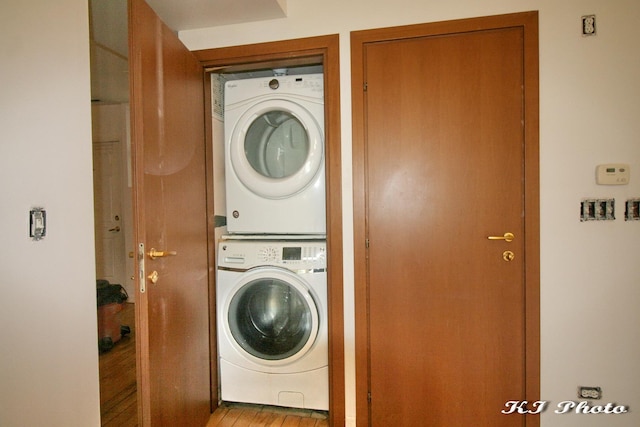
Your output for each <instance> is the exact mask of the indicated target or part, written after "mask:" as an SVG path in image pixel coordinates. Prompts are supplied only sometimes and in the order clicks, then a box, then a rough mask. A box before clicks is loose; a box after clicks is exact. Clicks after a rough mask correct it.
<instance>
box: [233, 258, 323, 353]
mask: <svg viewBox="0 0 640 427" xmlns="http://www.w3.org/2000/svg"><path fill="white" fill-rule="evenodd" d="M226 308H227V322H228V324H227V326H228V328H229V332H230V333H231V336H232V337H233V340H232V341H233V343H234V346H235V347H236V348H237V349H238V350H239V351H240V352H241V353H242V354H243V355H244V356H245V357H247V358H249V359H250V360H253V361H254V362H258V363H262V364H271V365H273V364H277V365H279V364H287V363H290V362H292V361H294V360H297V359H299V358H301V357H302V356H304V355H305V354H306V353H307V351H308V350H309V348H310V347H311V346H312V345H313V343H314V341H315V339H316V336H317V334H318V328H319V322H318V308H317V307H316V304H315V302H314V300H313V297H312V296H311V294H310V293H309V290H308V288H307V287H306V286H305V284H304V282H303V281H302V280H300V278H299V277H297V276H296V275H295V274H293V273H290V272H288V271H287V270H279V269H276V268H265V269H260V271H259V272H258V273H257V274H250V275H248V276H247V277H246V278H245V279H244V280H242V281H241V282H240V283H239V284H238V286H236V288H235V290H234V292H232V293H231V295H230V298H229V301H228V302H227V304H226Z"/></svg>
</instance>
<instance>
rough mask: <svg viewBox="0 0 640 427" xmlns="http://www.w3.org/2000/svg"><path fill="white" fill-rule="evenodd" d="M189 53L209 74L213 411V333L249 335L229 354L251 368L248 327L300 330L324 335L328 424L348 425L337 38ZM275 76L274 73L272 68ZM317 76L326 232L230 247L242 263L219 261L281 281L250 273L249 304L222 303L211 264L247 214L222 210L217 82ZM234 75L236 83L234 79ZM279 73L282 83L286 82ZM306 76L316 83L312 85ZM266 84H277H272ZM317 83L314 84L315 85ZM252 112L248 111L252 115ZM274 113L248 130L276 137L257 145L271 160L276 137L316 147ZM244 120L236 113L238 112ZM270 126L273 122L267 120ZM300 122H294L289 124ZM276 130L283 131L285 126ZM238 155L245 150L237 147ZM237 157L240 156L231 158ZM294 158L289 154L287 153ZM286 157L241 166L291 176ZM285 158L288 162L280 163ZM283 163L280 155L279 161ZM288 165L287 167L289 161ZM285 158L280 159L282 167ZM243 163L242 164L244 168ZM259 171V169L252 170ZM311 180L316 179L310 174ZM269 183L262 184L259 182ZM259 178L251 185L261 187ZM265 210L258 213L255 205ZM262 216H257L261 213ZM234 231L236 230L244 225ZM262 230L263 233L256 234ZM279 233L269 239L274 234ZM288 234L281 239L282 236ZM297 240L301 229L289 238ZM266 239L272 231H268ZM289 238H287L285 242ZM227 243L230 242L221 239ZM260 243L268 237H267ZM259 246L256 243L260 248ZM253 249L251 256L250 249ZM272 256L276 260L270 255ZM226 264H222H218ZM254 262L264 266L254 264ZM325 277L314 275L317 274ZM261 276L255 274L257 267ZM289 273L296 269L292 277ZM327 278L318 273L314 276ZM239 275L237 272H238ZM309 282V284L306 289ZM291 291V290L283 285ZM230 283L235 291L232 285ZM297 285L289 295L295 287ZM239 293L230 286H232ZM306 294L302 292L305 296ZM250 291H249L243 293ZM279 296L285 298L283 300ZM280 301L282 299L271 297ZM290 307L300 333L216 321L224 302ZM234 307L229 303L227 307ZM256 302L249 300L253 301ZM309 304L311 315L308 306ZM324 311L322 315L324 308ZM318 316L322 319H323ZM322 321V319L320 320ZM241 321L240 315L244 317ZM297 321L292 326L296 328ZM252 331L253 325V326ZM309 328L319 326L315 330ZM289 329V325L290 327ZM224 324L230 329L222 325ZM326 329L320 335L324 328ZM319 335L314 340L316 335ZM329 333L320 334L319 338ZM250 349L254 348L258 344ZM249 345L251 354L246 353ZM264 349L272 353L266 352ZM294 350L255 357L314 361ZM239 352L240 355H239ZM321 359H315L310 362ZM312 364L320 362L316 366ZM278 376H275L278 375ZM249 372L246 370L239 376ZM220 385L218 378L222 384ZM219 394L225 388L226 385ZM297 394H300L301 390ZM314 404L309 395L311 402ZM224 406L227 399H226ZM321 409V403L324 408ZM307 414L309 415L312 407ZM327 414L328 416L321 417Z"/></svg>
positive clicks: (276, 364) (264, 324)
mask: <svg viewBox="0 0 640 427" xmlns="http://www.w3.org/2000/svg"><path fill="white" fill-rule="evenodd" d="M193 54H194V55H195V56H196V58H198V59H199V60H200V63H201V64H202V66H203V69H204V71H205V73H206V75H205V79H204V83H205V86H206V87H205V91H204V94H205V114H206V118H207V119H206V120H205V123H206V126H207V128H206V137H207V146H206V147H207V150H208V152H207V155H206V161H207V165H206V171H207V186H208V188H207V217H208V223H209V232H208V235H209V253H210V256H209V265H210V278H211V279H210V292H209V295H210V302H209V306H210V307H211V316H210V332H211V340H210V344H211V386H212V390H211V394H212V399H211V400H212V405H213V409H215V408H216V407H217V406H218V405H220V404H223V403H224V402H226V400H225V397H224V394H225V393H224V391H223V390H221V389H220V384H221V377H222V376H223V375H224V372H223V373H222V374H223V375H221V372H220V369H219V365H220V351H219V350H220V349H219V337H218V333H219V330H222V331H223V333H225V334H228V335H227V338H228V336H231V335H232V334H233V333H232V332H230V331H231V329H232V328H233V329H234V330H235V333H236V334H238V333H240V334H243V333H244V332H246V333H247V342H244V343H243V344H245V347H246V349H243V348H242V346H241V345H240V344H239V343H238V345H234V344H231V345H233V346H234V347H233V351H234V352H235V353H234V356H237V355H240V354H242V355H243V357H244V359H246V360H245V363H249V362H250V361H252V362H255V361H256V360H255V359H251V358H252V357H255V355H252V352H254V353H255V354H260V353H261V352H263V350H265V348H264V347H262V346H261V345H254V348H253V349H252V348H251V345H248V344H251V339H252V338H250V336H251V334H250V333H249V332H251V329H252V328H253V329H254V330H253V332H256V330H259V331H260V332H261V335H262V338H265V337H267V338H273V337H275V336H276V335H277V332H280V333H282V332H283V331H284V332H285V333H286V332H292V331H295V332H299V334H297V335H296V334H295V333H292V334H291V335H295V336H299V337H301V342H302V341H304V338H305V337H307V334H308V336H309V337H313V336H314V335H315V338H313V339H311V340H312V341H313V342H314V343H315V342H318V340H319V339H320V340H321V341H322V340H323V339H324V342H325V345H326V347H327V349H326V353H325V354H326V356H327V363H326V367H325V368H324V370H325V371H328V373H327V375H324V374H323V377H324V378H326V377H327V376H328V380H327V381H328V384H327V386H328V422H329V424H330V425H334V426H340V425H344V420H345V388H344V381H345V377H344V302H343V271H342V268H343V267H342V265H343V262H342V259H343V249H342V241H343V238H342V178H341V157H340V156H341V147H340V103H339V99H340V97H339V93H340V84H339V82H340V77H339V37H338V35H337V34H336V35H327V36H317V37H309V38H303V39H294V40H284V41H277V42H266V43H258V44H252V45H243V46H234V47H225V48H214V49H205V50H200V51H193ZM282 69H286V72H283V70H282ZM274 70H276V71H275V72H274ZM275 74H286V75H284V76H275ZM318 74H320V75H322V80H321V81H322V85H323V98H322V102H323V104H324V105H323V109H322V114H323V115H324V123H323V125H318V127H319V130H318V132H319V133H322V136H323V138H324V146H323V152H322V160H323V165H324V168H325V169H324V171H323V174H322V175H323V177H321V179H322V180H323V184H324V186H325V197H324V207H323V208H322V211H323V212H324V217H323V219H324V223H325V224H324V226H325V232H324V233H320V232H313V233H305V234H311V235H312V236H314V237H316V238H315V239H310V240H307V241H305V242H302V241H298V242H296V243H291V242H288V241H285V242H284V243H283V242H282V241H273V240H270V242H271V244H269V245H263V246H261V247H259V248H256V247H255V245H252V244H249V249H240V250H236V249H234V248H233V245H232V246H229V245H227V249H226V251H227V252H228V251H232V252H239V253H240V255H241V256H240V257H236V256H235V255H237V254H235V255H234V254H233V253H232V254H230V255H226V256H225V258H226V260H224V261H225V262H229V261H230V262H231V263H233V261H237V260H238V258H240V259H244V260H247V259H248V258H250V256H248V254H253V255H252V256H253V259H254V260H259V262H260V263H262V264H261V267H260V268H265V269H267V268H273V269H275V270H277V272H278V273H282V275H273V277H271V278H270V280H269V281H268V282H264V281H263V280H262V279H261V278H260V277H247V278H248V279H250V280H248V282H247V283H240V282H241V281H238V283H237V284H236V287H237V288H241V287H245V286H246V287H245V288H244V290H248V289H255V290H256V295H257V297H256V298H255V299H254V300H251V299H249V298H244V297H242V295H244V293H243V292H238V295H239V296H238V298H237V299H233V298H229V299H227V300H226V302H225V301H217V298H216V296H217V291H218V287H219V285H220V283H219V280H217V277H216V276H217V273H218V266H219V263H218V259H219V253H218V252H220V251H222V250H224V249H223V248H221V246H220V242H221V241H223V238H224V236H225V235H227V234H229V227H228V226H229V225H230V222H229V219H230V218H229V216H230V215H231V216H233V211H234V210H238V211H239V212H238V213H239V214H240V215H244V208H241V209H242V210H241V209H232V210H231V213H230V215H228V211H229V209H228V206H227V198H226V197H225V196H226V195H225V192H226V177H225V157H224V154H225V153H224V132H225V131H224V108H223V107H224V100H223V99H222V98H221V97H220V95H215V94H217V93H219V92H220V91H222V90H223V84H224V83H226V82H229V81H237V82H240V81H242V80H249V79H251V78H262V77H265V78H267V79H268V81H267V84H268V83H269V82H270V81H271V80H273V79H274V78H275V79H276V80H278V82H281V81H282V82H284V81H285V80H286V79H287V78H291V77H293V78H294V82H293V84H300V83H299V82H296V80H295V79H296V78H297V77H301V78H303V81H304V80H305V79H306V78H307V77H308V76H312V75H318ZM236 77H241V78H236ZM283 77H284V79H283ZM311 80H313V79H311ZM273 84H278V83H276V82H273ZM313 85H315V84H312V85H311V86H313ZM254 113H255V114H254ZM263 113H265V111H260V112H256V111H253V112H252V113H251V114H254V115H258V116H260V115H261V114H263ZM270 114H272V113H268V112H266V114H265V115H266V120H265V122H267V121H269V122H271V124H274V123H275V124H278V123H279V124H281V126H275V127H272V128H271V129H266V127H265V126H266V125H265V124H264V123H263V124H261V125H256V127H254V128H252V129H251V132H252V133H254V134H256V135H257V134H260V133H263V131H265V130H266V131H268V132H266V133H267V134H268V135H271V137H272V138H274V141H268V140H269V138H267V137H264V138H262V147H263V153H262V154H265V153H266V154H267V157H268V155H272V156H273V157H275V158H277V153H278V151H281V150H282V149H283V147H282V146H279V145H278V143H276V144H273V145H271V142H275V140H277V139H278V138H280V137H283V136H284V135H285V134H286V135H288V137H290V138H291V139H292V141H293V143H294V145H296V146H297V147H302V148H303V149H307V148H308V147H311V146H312V144H313V136H311V137H309V138H308V139H306V140H305V139H304V138H301V135H300V131H301V127H304V123H303V122H304V121H305V118H304V117H303V116H302V115H296V114H291V116H293V117H291V116H287V115H286V114H282V115H276V117H275V118H274V117H273V116H272V115H270ZM240 116H242V114H240ZM274 120H276V121H277V122H274ZM296 120H298V121H299V122H300V124H302V125H303V126H300V124H299V123H297V122H296ZM282 125H283V126H282ZM249 127H250V126H247V130H246V131H247V132H249ZM242 151H244V147H243V149H242ZM237 154H242V153H237ZM289 154H291V153H289ZM289 157H290V158H289V160H292V159H293V161H294V165H293V166H291V165H289V164H284V165H283V164H282V163H278V162H270V161H268V160H267V159H264V161H262V163H260V162H261V161H260V160H258V158H257V157H255V158H252V159H251V161H250V160H249V158H247V163H249V165H250V166H249V167H251V168H253V166H251V162H254V163H255V164H256V165H258V169H260V168H261V167H263V168H264V169H263V171H264V170H267V171H269V170H270V172H269V173H273V174H274V175H277V174H278V173H280V174H286V173H287V172H290V171H291V170H292V169H293V170H295V162H300V159H301V158H302V157H304V156H301V155H299V153H297V155H296V153H294V155H292V156H289ZM285 159H286V157H285ZM280 160H282V158H280ZM289 160H288V161H289ZM288 161H287V162H288ZM245 166H246V165H245ZM255 174H256V175H259V173H258V172H257V171H256V172H255ZM315 178H316V179H317V178H318V177H317V176H316V177H315ZM265 179H266V178H265ZM259 182H260V181H258V186H259ZM313 182H317V180H313ZM286 190H287V189H286V188H283V189H278V191H281V192H280V193H279V194H270V196H269V197H274V200H278V199H277V197H282V195H283V194H287V191H286ZM316 201H317V198H316ZM284 210H285V212H283V213H284V214H289V212H288V210H291V209H286V208H285V209H284ZM262 211H264V209H262ZM258 212H260V211H258ZM241 227H243V226H242V225H241ZM250 231H251V233H250V234H253V232H255V230H250ZM259 231H263V230H259ZM280 233H282V232H278V233H274V234H276V235H277V234H280ZM283 234H287V233H283ZM294 234H298V233H294ZM321 234H324V239H318V238H317V237H318V235H321ZM270 236H273V234H270ZM285 240H286V239H285ZM227 241H229V240H227ZM247 241H248V242H253V241H254V240H252V239H244V240H242V239H236V240H231V242H233V243H234V245H235V244H238V246H240V247H243V248H246V244H245V243H246V242H247ZM264 241H266V239H265V240H264ZM258 246H259V245H258ZM256 250H257V252H256ZM276 254H277V256H276ZM223 259H224V258H223ZM266 259H277V260H279V261H282V262H286V263H287V264H289V263H298V264H299V265H300V267H301V268H299V269H300V270H305V269H306V270H318V272H319V274H314V275H307V276H302V275H298V274H295V273H293V272H291V271H287V270H285V269H280V267H282V266H273V265H271V266H265V265H264V262H265V261H264V260H266ZM260 260H261V261H260ZM321 262H324V263H325V264H326V265H325V266H324V267H323V266H317V265H316V264H317V263H321ZM247 263H248V261H247V262H245V267H244V268H236V267H238V265H237V264H236V265H235V267H232V268H229V269H228V270H226V271H225V273H234V272H236V273H237V271H236V270H239V271H242V270H243V269H247V268H246V264H247ZM323 269H324V271H323V272H321V273H320V271H322V270H323ZM258 271H262V270H260V269H258ZM289 273H293V276H291V275H290V274H289ZM323 275H324V276H326V277H321V276H323ZM237 277H238V278H239V279H240V276H237ZM297 279H300V280H302V281H304V282H306V284H305V286H304V287H300V288H298V287H297V286H296V285H297V284H298V283H293V282H296V280H297ZM322 281H324V282H325V283H326V285H325V287H324V289H325V292H326V296H325V298H326V305H325V307H323V308H322V309H314V308H313V307H314V306H317V304H316V303H317V302H318V301H320V304H319V305H320V306H322V301H323V299H322V295H318V288H317V287H315V288H314V286H315V284H316V283H319V282H322ZM309 282H313V284H310V283H309ZM289 285H292V286H289ZM236 287H234V289H236ZM294 289H295V290H294ZM236 290H237V289H236ZM307 290H308V291H307ZM247 294H248V293H247ZM284 296H286V298H285V297H284ZM278 298H280V299H278ZM285 299H287V300H290V301H297V302H296V303H293V302H292V303H288V304H285V305H286V307H287V309H288V310H289V312H290V313H294V315H293V317H295V316H297V317H296V318H297V319H298V321H299V324H298V323H296V326H298V325H299V326H300V327H299V328H295V327H293V326H292V324H289V325H284V326H283V323H282V322H280V321H276V319H281V318H280V317H277V316H275V313H277V311H273V312H270V315H273V317H272V318H271V320H269V316H266V317H259V316H253V317H250V318H251V319H252V321H251V322H249V323H247V322H243V321H242V319H236V320H233V321H232V322H231V323H229V325H228V326H224V325H218V323H219V322H218V320H219V319H218V317H217V316H216V313H214V310H215V311H216V312H217V311H218V310H217V307H218V305H217V304H223V303H225V304H228V306H229V307H233V308H235V309H237V308H239V307H244V308H243V310H249V312H251V311H252V310H253V309H254V308H255V306H256V305H258V306H259V305H260V303H259V301H262V302H263V304H264V302H265V301H270V302H272V303H274V304H273V305H272V307H274V306H275V307H277V306H278V304H277V302H278V301H280V302H282V301H283V300H285ZM232 301H233V302H232ZM251 301H253V302H251ZM308 308H311V309H308ZM314 310H315V314H317V315H318V318H319V319H321V320H324V322H321V321H316V320H315V317H314ZM321 310H322V311H321ZM323 315H324V316H323ZM323 317H324V319H323ZM228 319H229V316H228V315H227V316H226V320H225V322H228ZM245 320H246V317H245ZM294 323H295V322H294ZM258 325H259V328H256V327H254V326H258ZM314 325H317V330H316V327H315V326H314ZM287 326H289V327H287ZM225 328H227V329H225ZM323 328H324V329H323ZM318 337H319V338H318ZM324 337H326V338H324ZM293 341H294V340H292V341H290V342H286V343H284V344H282V347H281V348H288V349H290V351H291V349H295V348H298V347H300V348H301V349H302V350H301V353H305V352H306V353H305V354H308V355H311V358H310V359H314V358H315V357H319V356H318V355H319V354H321V353H320V352H317V351H315V350H317V346H315V347H314V346H313V345H311V346H310V347H308V346H307V345H306V343H302V344H301V343H294V342H293ZM253 344H256V343H255V342H254V343H253ZM247 349H248V351H247ZM269 351H271V350H269ZM293 352H294V353H296V354H292V355H288V356H284V357H283V358H282V355H275V354H271V355H269V357H271V358H272V359H271V360H268V361H267V362H268V363H267V362H265V361H264V360H261V361H260V364H261V366H263V369H264V365H269V367H270V368H272V369H274V370H275V371H278V370H279V369H280V370H281V369H283V368H284V367H285V366H290V365H294V366H295V364H296V363H297V362H299V363H309V364H310V365H312V364H314V363H315V362H313V363H312V360H306V359H305V358H304V357H301V358H300V359H296V357H297V356H296V355H297V354H298V352H296V351H295V350H293ZM244 353H246V354H244ZM317 360H318V359H315V361H316V362H317ZM314 366H315V367H317V364H316V365H314ZM280 372H282V371H280ZM318 372H320V370H316V373H318ZM245 373H246V372H245ZM222 379H223V378H222ZM223 388H224V387H223ZM287 391H294V393H286V392H285V393H282V395H281V396H280V398H281V399H282V401H281V402H280V403H281V405H282V406H296V405H298V404H299V402H300V395H299V394H298V393H297V392H295V390H287ZM303 394H304V393H303ZM323 395H325V396H326V392H323ZM313 399H315V398H313ZM229 400H231V399H229ZM325 406H326V405H325ZM310 410H313V409H310ZM325 412H326V411H325Z"/></svg>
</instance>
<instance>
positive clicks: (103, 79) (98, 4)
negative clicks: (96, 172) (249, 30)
mask: <svg viewBox="0 0 640 427" xmlns="http://www.w3.org/2000/svg"><path fill="white" fill-rule="evenodd" d="M286 1H287V0H146V2H147V3H148V4H149V6H151V8H153V10H154V11H155V12H156V13H157V14H158V16H160V18H161V19H162V20H163V21H164V23H165V24H167V26H168V27H169V28H171V29H172V30H173V31H176V32H178V31H183V30H189V29H194V28H208V27H215V26H223V25H231V24H239V23H243V22H254V21H264V20H268V19H281V18H286V16H287V14H286ZM89 6H90V11H91V13H90V29H91V32H90V40H91V79H92V83H91V86H92V89H91V92H92V94H91V96H92V99H98V100H103V101H117V102H126V101H127V100H128V95H129V85H128V70H129V66H128V57H129V52H128V50H129V43H128V39H129V38H128V31H127V23H128V19H127V13H128V11H127V9H128V8H127V0H89Z"/></svg>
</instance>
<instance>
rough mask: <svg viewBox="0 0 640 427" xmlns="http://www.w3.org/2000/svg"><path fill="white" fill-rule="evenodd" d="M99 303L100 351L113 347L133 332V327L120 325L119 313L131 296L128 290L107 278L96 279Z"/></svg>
mask: <svg viewBox="0 0 640 427" xmlns="http://www.w3.org/2000/svg"><path fill="white" fill-rule="evenodd" d="M96 291H97V303H98V348H99V350H100V353H104V352H107V351H109V350H111V349H112V348H113V346H114V345H115V343H117V342H118V341H120V339H121V338H122V337H123V336H125V335H128V334H129V333H131V328H129V327H128V326H122V325H120V319H119V317H118V313H119V312H120V311H122V309H123V308H124V307H123V304H124V303H125V301H126V300H127V299H128V298H129V295H127V291H126V290H125V289H124V288H123V287H122V286H121V285H117V284H113V285H112V284H110V283H109V282H108V281H107V280H97V281H96Z"/></svg>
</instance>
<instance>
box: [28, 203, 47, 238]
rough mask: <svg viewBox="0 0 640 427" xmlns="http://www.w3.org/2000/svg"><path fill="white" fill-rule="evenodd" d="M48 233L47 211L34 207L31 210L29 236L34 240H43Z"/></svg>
mask: <svg viewBox="0 0 640 427" xmlns="http://www.w3.org/2000/svg"><path fill="white" fill-rule="evenodd" d="M46 234H47V211H45V210H44V209H43V208H33V209H31V211H29V237H31V239H32V240H36V241H37V240H42V239H43V238H44V236H45V235H46Z"/></svg>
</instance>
